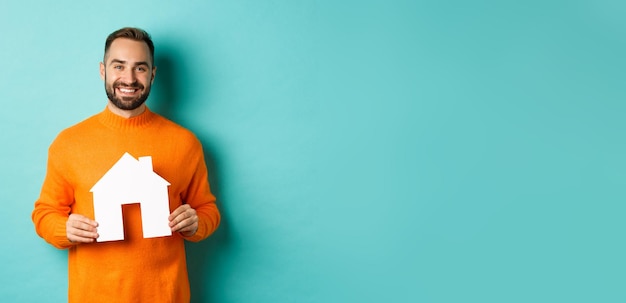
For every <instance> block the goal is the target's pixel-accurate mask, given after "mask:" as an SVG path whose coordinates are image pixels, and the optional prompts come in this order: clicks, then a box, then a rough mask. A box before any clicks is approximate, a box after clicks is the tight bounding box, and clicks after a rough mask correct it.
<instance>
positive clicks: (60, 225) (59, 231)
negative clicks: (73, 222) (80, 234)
mask: <svg viewBox="0 0 626 303" xmlns="http://www.w3.org/2000/svg"><path fill="white" fill-rule="evenodd" d="M50 240H51V242H50V244H52V245H54V246H55V247H57V248H60V249H64V248H70V247H72V246H74V245H75V243H72V242H70V240H69V239H68V238H67V226H66V225H65V222H57V223H56V226H55V227H54V231H53V232H52V238H51V239H50Z"/></svg>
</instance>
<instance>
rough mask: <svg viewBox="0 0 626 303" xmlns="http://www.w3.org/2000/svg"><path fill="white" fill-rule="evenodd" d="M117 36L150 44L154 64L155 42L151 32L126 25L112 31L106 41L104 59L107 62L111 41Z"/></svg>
mask: <svg viewBox="0 0 626 303" xmlns="http://www.w3.org/2000/svg"><path fill="white" fill-rule="evenodd" d="M117 38H127V39H131V40H135V41H142V42H145V43H146V44H147V45H148V48H149V49H150V59H152V64H153V65H154V44H153V43H152V38H150V34H148V33H147V32H146V31H144V30H143V29H140V28H136V27H124V28H121V29H118V30H116V31H114V32H112V33H111V34H110V35H109V36H108V37H107V40H106V42H105V43H104V61H105V63H106V57H107V52H108V51H109V48H110V47H111V43H113V41H114V40H115V39H117Z"/></svg>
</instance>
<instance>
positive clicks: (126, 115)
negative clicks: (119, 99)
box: [107, 101, 146, 119]
mask: <svg viewBox="0 0 626 303" xmlns="http://www.w3.org/2000/svg"><path fill="white" fill-rule="evenodd" d="M107 107H108V108H109V110H110V111H111V112H112V113H114V114H116V115H118V116H120V117H123V118H126V119H128V118H132V117H136V116H139V115H141V114H142V113H143V112H144V111H145V110H146V104H142V105H141V106H139V107H137V108H135V109H132V110H125V109H121V108H119V107H117V106H115V105H114V104H113V103H112V102H111V101H109V104H107Z"/></svg>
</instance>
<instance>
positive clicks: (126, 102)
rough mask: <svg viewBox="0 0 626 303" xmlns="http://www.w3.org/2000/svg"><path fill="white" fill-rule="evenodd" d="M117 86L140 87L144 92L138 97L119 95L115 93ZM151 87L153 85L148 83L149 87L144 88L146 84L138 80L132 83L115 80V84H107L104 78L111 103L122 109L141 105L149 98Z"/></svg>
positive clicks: (132, 108) (135, 107) (131, 108)
mask: <svg viewBox="0 0 626 303" xmlns="http://www.w3.org/2000/svg"><path fill="white" fill-rule="evenodd" d="M116 88H132V89H138V90H141V91H142V93H141V95H139V96H137V97H119V96H117V94H116V93H115V92H116V90H115V89H116ZM150 88H151V85H148V87H147V88H145V89H144V86H143V85H142V84H141V83H139V82H137V81H135V82H134V83H130V84H127V83H123V82H121V81H115V82H113V85H111V86H107V81H106V77H105V79H104V90H105V91H106V94H107V97H108V98H109V100H111V103H113V105H115V107H117V108H119V109H122V110H134V109H137V108H138V107H140V106H141V105H142V104H143V103H144V102H146V100H147V99H148V96H149V95H150Z"/></svg>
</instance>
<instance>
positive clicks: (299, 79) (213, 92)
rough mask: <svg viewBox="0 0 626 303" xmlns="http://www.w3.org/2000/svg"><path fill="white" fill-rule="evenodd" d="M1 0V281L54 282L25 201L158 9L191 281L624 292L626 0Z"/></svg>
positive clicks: (248, 293)
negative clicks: (209, 213) (199, 195)
mask: <svg viewBox="0 0 626 303" xmlns="http://www.w3.org/2000/svg"><path fill="white" fill-rule="evenodd" d="M62 3H63V2H62V1H25V0H21V1H3V2H2V3H1V4H0V33H1V35H0V37H1V40H0V58H1V60H2V62H1V63H0V105H1V110H0V128H1V130H2V131H1V132H0V142H2V148H1V149H0V156H1V157H0V165H1V166H0V168H1V169H2V170H1V173H0V184H2V185H1V188H2V190H1V191H0V201H1V203H2V205H3V210H2V211H1V212H0V222H2V225H3V228H1V229H0V240H1V243H2V249H0V260H1V261H2V270H1V271H0V300H1V301H3V302H62V301H64V300H65V298H66V288H67V273H66V266H67V263H66V252H64V251H59V250H56V249H54V248H53V247H51V246H49V245H48V244H46V243H45V242H44V241H43V240H41V239H39V238H38V237H37V236H36V234H35V232H34V229H33V225H32V222H31V221H30V212H31V210H32V207H33V203H34V201H35V199H36V198H37V196H38V194H39V189H40V186H41V182H42V180H43V177H44V174H45V162H46V152H47V147H48V145H49V144H50V142H51V141H52V140H53V139H54V137H55V136H56V134H57V133H58V132H59V131H60V130H62V129H63V128H65V127H67V126H69V125H72V124H74V123H76V122H78V121H80V120H82V119H84V118H86V117H87V116H89V115H92V114H94V113H96V112H99V111H100V110H102V109H103V108H104V105H105V100H106V99H105V94H104V90H103V84H102V82H101V80H100V78H99V75H98V62H99V60H100V59H101V57H102V51H103V44H104V39H105V37H106V35H107V34H109V33H110V32H111V31H113V30H115V29H117V28H120V27H123V26H139V27H143V28H145V29H146V30H148V31H149V32H150V33H151V34H152V35H153V38H154V40H155V42H156V47H157V54H156V58H157V65H159V70H158V74H157V79H156V83H155V87H154V91H153V95H152V96H151V98H150V100H149V101H148V102H149V104H150V106H152V108H153V109H155V110H156V111H158V112H161V113H163V114H164V115H166V116H168V117H170V118H171V119H173V120H175V121H177V122H179V123H180V124H182V125H184V126H186V127H188V128H190V129H191V130H192V131H194V132H195V133H196V134H197V135H198V137H199V138H200V139H201V141H202V142H203V144H204V146H205V149H206V152H207V154H208V155H209V168H210V169H211V172H212V173H211V181H212V184H213V187H214V189H215V192H216V194H217V195H218V199H219V206H220V207H221V209H222V212H223V225H222V227H221V228H220V230H219V231H218V232H217V234H216V235H215V236H214V237H212V238H211V239H209V240H207V241H205V242H202V243H198V244H191V245H188V255H189V262H190V267H191V268H192V269H191V272H190V276H191V280H192V285H193V289H192V292H193V296H194V301H195V302H623V301H625V300H626V292H624V285H625V283H626V278H625V275H624V272H626V261H624V260H625V258H624V256H625V255H626V245H624V240H623V239H624V232H625V230H626V229H625V227H626V226H625V225H626V224H625V223H624V216H625V214H626V207H625V198H626V194H625V190H624V189H625V188H626V187H625V186H624V185H625V183H626V160H625V157H624V156H625V155H626V140H624V130H626V122H625V119H624V117H625V114H626V103H625V101H626V94H625V87H626V86H625V85H624V82H625V77H624V76H625V71H626V59H625V58H626V56H625V54H626V19H624V15H625V14H626V4H624V3H623V2H620V1H610V0H600V1H598V0H583V1H496V0H493V1H454V0H450V1H417V0H415V1H388V0H387V1H286V0H285V1H279V0H274V1H191V0H190V1H145V0H144V1H107V2H102V3H96V2H94V1H76V2H75V3H72V4H69V3H67V4H62Z"/></svg>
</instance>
